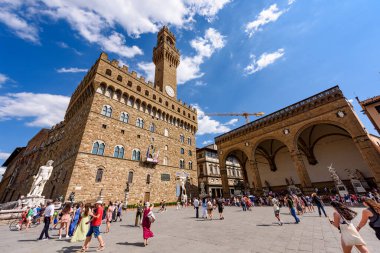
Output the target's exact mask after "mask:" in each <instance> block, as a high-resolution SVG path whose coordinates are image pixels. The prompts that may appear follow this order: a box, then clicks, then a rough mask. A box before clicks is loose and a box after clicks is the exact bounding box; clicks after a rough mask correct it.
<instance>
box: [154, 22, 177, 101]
mask: <svg viewBox="0 0 380 253" xmlns="http://www.w3.org/2000/svg"><path fill="white" fill-rule="evenodd" d="M153 62H154V64H155V65H156V69H155V76H154V85H155V87H157V88H159V90H160V91H161V92H164V94H165V95H167V96H169V97H171V98H176V97H177V67H178V65H179V51H178V49H177V48H176V46H175V36H174V34H173V33H172V32H170V31H169V29H168V27H167V26H164V27H163V28H162V29H161V30H160V31H159V32H158V34H157V45H156V46H155V47H154V48H153ZM164 90H165V91H164Z"/></svg>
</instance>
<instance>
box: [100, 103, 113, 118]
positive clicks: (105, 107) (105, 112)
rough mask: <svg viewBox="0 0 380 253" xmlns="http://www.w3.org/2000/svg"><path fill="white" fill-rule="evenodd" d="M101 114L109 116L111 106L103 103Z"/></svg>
mask: <svg viewBox="0 0 380 253" xmlns="http://www.w3.org/2000/svg"><path fill="white" fill-rule="evenodd" d="M102 115H104V116H106V117H111V115H112V107H111V106H109V105H103V109H102Z"/></svg>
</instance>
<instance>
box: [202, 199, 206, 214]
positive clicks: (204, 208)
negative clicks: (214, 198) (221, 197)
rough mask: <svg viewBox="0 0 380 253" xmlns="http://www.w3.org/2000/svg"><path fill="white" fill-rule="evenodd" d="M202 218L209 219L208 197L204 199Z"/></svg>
mask: <svg viewBox="0 0 380 253" xmlns="http://www.w3.org/2000/svg"><path fill="white" fill-rule="evenodd" d="M202 218H203V219H207V199H206V198H203V199H202Z"/></svg>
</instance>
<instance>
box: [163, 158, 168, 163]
mask: <svg viewBox="0 0 380 253" xmlns="http://www.w3.org/2000/svg"><path fill="white" fill-rule="evenodd" d="M163 164H164V165H168V158H167V157H166V156H165V157H164V160H163Z"/></svg>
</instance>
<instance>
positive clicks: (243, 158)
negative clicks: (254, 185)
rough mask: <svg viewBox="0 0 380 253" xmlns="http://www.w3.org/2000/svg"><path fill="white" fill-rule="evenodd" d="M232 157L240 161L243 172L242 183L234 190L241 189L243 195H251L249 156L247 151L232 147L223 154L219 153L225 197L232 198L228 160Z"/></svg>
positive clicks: (235, 186) (236, 185)
mask: <svg viewBox="0 0 380 253" xmlns="http://www.w3.org/2000/svg"><path fill="white" fill-rule="evenodd" d="M230 157H233V158H234V159H236V160H237V161H238V163H239V164H240V168H241V171H242V180H243V181H242V182H240V181H238V184H235V185H234V188H235V190H236V188H239V190H241V191H242V192H243V194H249V188H250V187H249V180H248V174H247V170H248V167H247V165H248V164H249V160H250V159H249V154H248V153H247V150H245V149H241V148H239V147H232V148H230V149H228V150H223V151H222V152H219V169H220V174H221V179H222V187H223V195H224V196H225V197H229V196H230V185H229V180H228V174H227V159H229V158H230Z"/></svg>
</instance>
